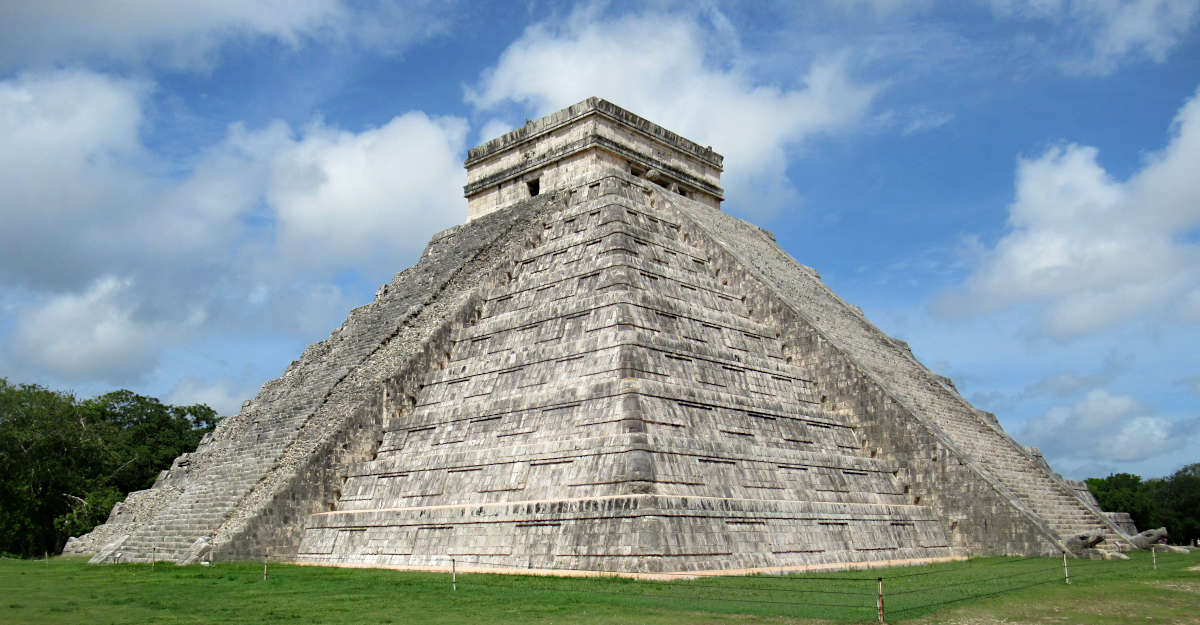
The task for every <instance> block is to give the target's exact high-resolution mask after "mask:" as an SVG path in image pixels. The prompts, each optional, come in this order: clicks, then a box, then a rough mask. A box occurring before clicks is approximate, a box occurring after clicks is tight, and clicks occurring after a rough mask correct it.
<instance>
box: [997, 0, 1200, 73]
mask: <svg viewBox="0 0 1200 625" xmlns="http://www.w3.org/2000/svg"><path fill="white" fill-rule="evenodd" d="M988 3H989V4H990V5H991V7H992V9H993V11H994V12H995V13H996V14H997V15H998V16H1000V17H1005V18H1018V19H1025V20H1038V21H1048V22H1050V23H1051V24H1053V25H1054V36H1055V37H1056V38H1058V39H1059V41H1057V42H1054V43H1055V48H1056V50H1060V51H1062V52H1065V56H1064V57H1063V60H1062V61H1061V63H1062V66H1063V68H1064V69H1066V70H1068V71H1071V72H1079V73H1089V74H1108V73H1111V72H1112V71H1114V70H1115V69H1116V68H1117V67H1118V66H1119V65H1120V64H1121V63H1123V62H1125V61H1127V60H1130V59H1136V58H1148V59H1150V60H1152V61H1155V62H1159V63H1161V62H1162V61H1163V60H1164V59H1165V58H1166V56H1167V54H1168V53H1169V52H1170V50H1171V49H1172V48H1174V47H1175V46H1177V45H1178V44H1179V42H1180V41H1181V40H1182V39H1183V37H1184V35H1185V34H1186V33H1187V32H1188V31H1189V30H1191V28H1192V26H1193V25H1194V24H1195V21H1196V16H1197V14H1198V13H1200V0H988ZM1080 42H1082V43H1083V44H1084V45H1083V46H1078V45H1077V44H1078V43H1080ZM1073 44H1074V45H1076V47H1077V48H1079V49H1082V50H1083V52H1082V53H1080V52H1072V51H1070V50H1071V46H1072V45H1073Z"/></svg>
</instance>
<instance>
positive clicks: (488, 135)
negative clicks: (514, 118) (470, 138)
mask: <svg viewBox="0 0 1200 625" xmlns="http://www.w3.org/2000/svg"><path fill="white" fill-rule="evenodd" d="M512 129H513V125H512V124H510V123H508V122H506V121H504V120H502V119H490V120H488V121H487V122H486V123H484V124H483V126H481V127H480V128H479V135H478V139H476V143H477V144H482V143H487V142H488V141H491V140H492V139H495V138H496V137H499V136H501V135H504V134H508V133H509V132H511V131H512Z"/></svg>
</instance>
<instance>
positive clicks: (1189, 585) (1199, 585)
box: [1142, 580, 1200, 595]
mask: <svg viewBox="0 0 1200 625" xmlns="http://www.w3.org/2000/svg"><path fill="white" fill-rule="evenodd" d="M1142 583H1144V584H1146V585H1147V586H1153V587H1155V588H1165V589H1167V590H1178V591H1180V592H1190V593H1193V594H1197V595H1200V581H1195V582H1191V581H1182V580H1173V581H1163V582H1142Z"/></svg>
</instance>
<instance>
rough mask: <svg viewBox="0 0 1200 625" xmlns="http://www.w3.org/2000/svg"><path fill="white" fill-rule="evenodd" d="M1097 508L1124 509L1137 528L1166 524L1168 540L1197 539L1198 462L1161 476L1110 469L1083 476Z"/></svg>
mask: <svg viewBox="0 0 1200 625" xmlns="http://www.w3.org/2000/svg"><path fill="white" fill-rule="evenodd" d="M1086 482H1087V486H1088V490H1090V491H1092V494H1093V495H1095V496H1096V501H1097V502H1099V503H1100V509H1101V510H1110V511H1114V512H1128V513H1129V516H1131V517H1133V522H1134V523H1135V524H1137V527H1138V529H1139V530H1147V529H1154V528H1159V527H1165V528H1167V532H1168V533H1169V534H1170V542H1172V543H1175V544H1180V545H1182V544H1187V545H1190V544H1193V543H1194V541H1196V540H1197V539H1200V462H1197V463H1194V464H1189V465H1187V466H1185V467H1183V468H1182V469H1180V470H1178V471H1176V472H1175V473H1173V474H1171V475H1169V476H1167V477H1161V478H1152V479H1148V480H1143V479H1142V478H1141V477H1140V476H1137V475H1133V474H1132V473H1114V474H1112V475H1109V476H1108V477H1103V478H1100V477H1092V478H1088V479H1087V480H1086Z"/></svg>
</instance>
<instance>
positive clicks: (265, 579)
mask: <svg viewBox="0 0 1200 625" xmlns="http://www.w3.org/2000/svg"><path fill="white" fill-rule="evenodd" d="M270 559H271V552H270V550H268V551H267V552H266V553H265V554H263V581H264V582H265V581H267V560H270Z"/></svg>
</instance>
